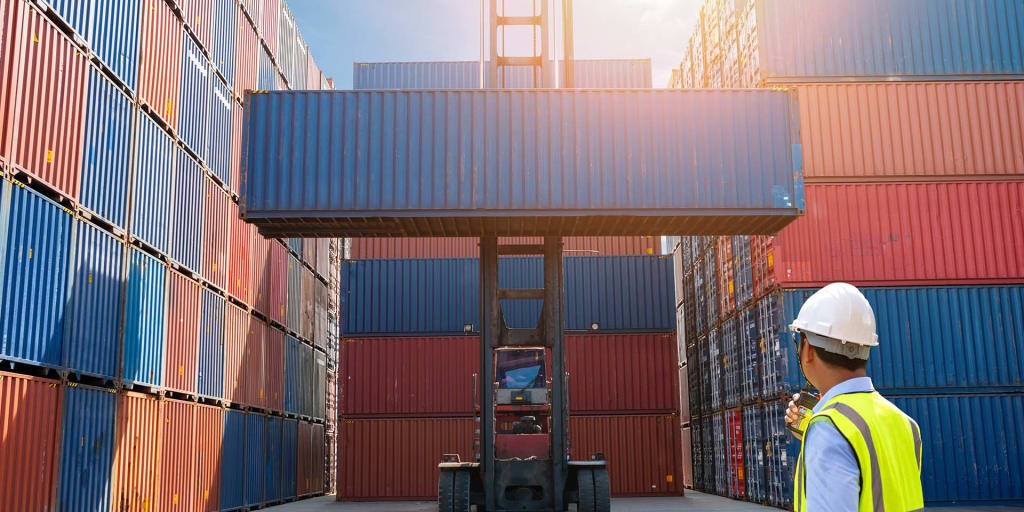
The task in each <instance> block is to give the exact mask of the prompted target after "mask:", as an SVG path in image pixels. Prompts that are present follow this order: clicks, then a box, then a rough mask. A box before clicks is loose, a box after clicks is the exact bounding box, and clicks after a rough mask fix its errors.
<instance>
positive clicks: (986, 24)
mask: <svg viewBox="0 0 1024 512" xmlns="http://www.w3.org/2000/svg"><path fill="white" fill-rule="evenodd" d="M1022 16H1024V7H1022V6H1021V4H1020V3H1015V2H1000V1H996V0H985V1H978V2H952V3H949V2H945V3H944V2H930V1H927V0H905V1H900V2H887V1H883V0H872V1H869V2H863V1H861V2H851V1H846V0H832V1H828V2H817V1H810V0H807V1H802V0H801V1H798V2H795V3H794V2H786V3H780V2H769V1H762V0H757V1H753V0H751V1H741V2H733V1H723V0H711V1H708V2H706V3H705V5H704V7H703V8H702V10H701V15H700V18H699V22H698V24H697V30H696V31H695V32H694V35H693V36H692V37H691V40H690V42H689V46H688V50H687V54H686V55H685V57H684V59H683V61H682V63H681V65H680V68H679V69H678V73H677V74H678V75H679V76H681V77H682V78H681V79H679V80H678V82H679V83H680V86H681V87H733V88H735V87H787V88H795V89H796V91H797V96H798V98H799V113H800V115H799V123H800V133H801V148H800V150H801V151H802V155H803V172H804V178H805V180H806V187H805V194H806V204H807V213H806V216H804V217H803V218H800V219H799V220H797V221H795V222H794V223H793V224H792V225H790V226H789V227H787V228H785V229H783V230H782V231H781V232H780V233H778V235H777V236H775V237H732V238H731V242H732V252H733V254H732V262H733V263H732V268H731V269H730V268H728V265H722V264H721V262H719V263H717V264H710V265H709V264H707V263H706V260H707V259H709V258H719V259H721V258H722V255H723V252H722V251H721V250H717V249H713V247H720V246H721V243H722V242H723V240H724V239H723V238H721V237H719V238H718V239H717V241H709V240H707V239H701V238H700V237H690V238H683V240H682V241H681V242H680V244H679V246H678V248H677V255H678V256H677V257H678V259H679V261H680V266H681V267H682V268H683V269H684V270H683V271H682V272H677V280H678V281H680V282H679V283H678V285H679V292H680V293H681V295H678V298H679V299H680V308H681V310H682V312H681V314H680V316H681V318H682V319H683V320H682V324H683V328H682V331H683V332H684V334H685V338H686V341H685V343H686V346H687V349H688V351H689V352H690V354H691V359H690V360H691V361H692V357H693V354H696V357H697V358H698V359H699V360H700V363H699V364H695V365H692V367H691V368H690V369H689V376H690V377H691V386H690V391H691V396H690V399H691V411H692V413H693V414H692V415H693V417H694V418H695V419H694V420H693V430H692V432H693V435H694V437H693V452H694V455H693V460H694V463H695V473H696V475H695V487H696V488H698V489H703V490H708V491H713V492H718V493H720V494H724V495H730V496H733V497H737V498H745V499H748V500H751V501H759V502H763V503H769V504H773V505H777V506H781V507H788V506H789V505H790V500H791V499H792V474H793V467H792V464H793V462H794V461H795V456H796V455H797V452H798V450H799V446H798V445H797V443H796V442H795V440H794V439H793V438H792V437H791V436H790V435H788V434H787V433H786V430H785V427H784V425H783V422H782V417H783V410H784V407H785V404H784V402H785V401H786V398H785V396H786V395H788V394H790V393H792V392H794V391H796V390H799V389H800V388H801V387H802V385H803V382H802V380H801V377H800V375H799V370H798V368H797V367H796V356H795V351H794V349H793V348H792V343H791V342H789V336H788V333H786V332H785V326H786V325H788V324H789V323H790V322H791V321H792V320H793V318H794V317H795V316H796V314H797V312H798V311H799V308H800V306H801V304H802V303H803V301H804V300H805V299H806V298H807V297H809V296H810V295H811V294H812V293H813V292H814V291H815V290H817V289H818V288H819V287H821V286H823V285H825V284H827V283H830V282H835V281H845V282H850V283H853V284H855V285H857V286H859V287H861V290H862V291H863V292H864V294H865V296H866V297H867V299H868V300H869V301H870V302H871V304H872V307H873V308H874V310H875V315H876V319H877V323H878V335H879V343H880V345H879V347H878V348H877V349H875V350H873V351H872V354H871V358H870V360H869V363H868V374H869V375H870V376H871V377H872V378H873V381H874V385H875V387H876V388H877V389H878V390H879V391H880V392H881V393H882V394H883V395H885V396H886V397H887V398H889V399H890V400H892V401H893V402H894V403H895V404H896V405H898V406H899V407H900V408H902V409H903V410H904V411H905V412H907V413H908V414H910V415H911V416H913V417H914V418H915V419H916V420H917V421H918V423H919V424H920V426H921V429H922V433H923V436H922V437H923V440H924V450H923V452H924V467H923V471H922V482H923V484H924V495H925V501H926V503H928V504H948V503H967V502H970V503H982V502H1019V501H1021V500H1024V490H1022V488H1021V486H1020V485H1019V483H1020V482H1021V481H1024V467H1022V466H1021V465H1020V464H1019V462H1018V461H1020V460H1022V457H1024V435H1022V431H1021V429H1020V428H1019V426H1018V425H1017V421H1015V420H1014V419H1013V417H1014V414H1017V413H1018V412H1019V411H1020V410H1022V408H1024V395H1022V391H1024V388H1022V385H1024V379H1022V377H1024V352H1022V351H1021V349H1020V347H1021V346H1024V331H1022V328H1021V326H1022V325H1024V324H1022V316H1021V315H1022V313H1021V311H1022V308H1021V299H1022V294H1024V238H1022V233H1024V218H1022V217H1021V214H1020V212H1021V211H1022V208H1024V153H1022V152H1021V147H1022V145H1021V141H1022V140H1024V61H1022V60H1021V59H1020V55H1022V54H1024V44H1022V43H1021V41H1022V40H1024V39H1022V38H1024V33H1022V32H1021V26H1020V24H1019V23H1018V24H1014V23H1013V22H1007V20H1017V19H1021V17H1022ZM907 27H918V28H920V27H930V28H928V29H927V30H925V29H924V28H920V29H918V28H914V29H913V30H907V29H906V28H907ZM737 244H741V245H742V247H743V248H742V249H741V250H746V246H747V245H749V247H750V259H751V267H750V269H749V270H747V269H746V268H745V267H744V263H743V259H744V258H745V256H742V257H738V256H737ZM695 248H696V250H695ZM701 255H703V258H702V256H701ZM702 261H704V263H701V262H702ZM714 269H717V272H718V276H716V277H715V278H712V279H709V277H708V275H709V272H716V270H714ZM730 271H731V272H732V275H731V276H730V275H729V272H730ZM740 274H742V277H741V275H740ZM741 278H742V279H747V278H750V279H752V288H753V300H752V301H749V302H747V303H746V304H747V306H745V307H746V308H747V309H741V308H742V307H743V306H742V305H743V304H744V302H743V301H742V300H741V298H740V289H741V287H740V286H739V285H736V283H738V282H739V281H740V280H741ZM716 281H717V282H718V283H719V286H718V287H717V288H718V289H717V290H716V292H717V293H719V294H722V293H732V294H733V295H734V300H735V306H733V305H732V304H731V303H730V299H726V300H722V299H720V300H718V301H717V302H716V301H713V300H712V299H711V298H710V295H711V293H712V292H711V291H710V290H709V288H710V287H711V286H712V285H711V284H710V283H711V282H716ZM730 281H731V282H732V283H734V286H732V287H731V288H729V287H724V286H722V285H721V283H726V282H730ZM702 290H703V291H704V294H703V295H704V296H703V297H702V296H701V294H702ZM709 304H711V305H710V306H709ZM714 304H717V307H718V311H717V312H715V313H709V311H710V310H711V309H713V308H714V307H715V306H714ZM751 316H752V317H754V319H753V320H751V319H750V318H749V317H751ZM708 318H717V319H718V324H713V323H712V324H711V325H708V324H707V323H706V322H707V319H708ZM730 322H731V323H733V325H734V326H733V327H729V324H730ZM715 325H718V326H719V327H718V328H717V335H714V333H715V332H716V328H715ZM737 326H738V327H737ZM737 328H738V330H739V336H738V337H735V338H734V335H733V334H732V332H733V330H734V329H737ZM745 333H756V334H753V335H750V334H747V335H746V336H745ZM734 339H737V340H738V342H739V348H738V351H737V350H736V349H734V348H733V346H732V343H733V340H734ZM705 354H706V355H705ZM737 354H738V356H739V357H738V358H737ZM716 368H717V369H716ZM695 370H696V371H703V370H707V371H706V372H703V373H702V374H701V376H700V377H699V378H697V379H693V377H692V376H693V374H694V373H695ZM737 371H738V372H739V375H740V378H739V379H738V380H737V379H736V378H734V377H733V376H732V375H733V374H734V373H735V372H737ZM737 384H738V385H740V386H741V387H740V389H736V388H735V386H737ZM698 386H703V387H702V388H699V389H698ZM708 388H710V389H708ZM716 388H718V389H720V390H721V391H720V393H721V398H719V397H718V395H716ZM737 392H739V396H740V400H739V404H738V405H740V409H739V410H740V413H741V417H742V421H741V424H740V425H741V426H740V428H739V429H730V428H728V427H727V420H719V419H718V418H719V417H720V416H723V415H724V416H726V417H728V415H729V414H734V413H735V411H736V409H735V408H734V407H735V406H736V405H737V403H736V401H735V400H734V398H735V396H736V394H737ZM1018 415H1019V414H1018ZM720 427H721V428H720ZM737 430H738V431H739V433H740V434H741V435H742V439H743V440H742V441H737V440H736V439H737V435H736V433H737ZM979 432H1002V433H1003V434H1001V435H998V436H992V435H987V434H979ZM738 442H742V443H743V445H744V458H743V463H744V471H743V472H742V474H743V475H744V477H745V482H744V486H743V487H744V490H745V495H744V496H740V495H739V493H738V490H739V489H738V487H737V486H732V485H730V484H731V479H732V477H731V475H733V474H735V473H736V471H735V469H734V468H737V467H738V464H739V461H738V460H737V461H735V462H733V458H731V457H729V456H728V455H727V454H729V453H732V452H731V450H730V449H729V448H730V447H731V446H732V445H733V443H738ZM759 461H763V462H760V463H759ZM723 464H724V468H725V471H724V472H722V471H721V468H722V465H723ZM698 468H700V469H698ZM718 474H722V475H726V478H725V479H724V481H722V482H721V483H720V482H719V481H718V480H716V479H715V478H714V477H715V475H718ZM721 484H724V485H721Z"/></svg>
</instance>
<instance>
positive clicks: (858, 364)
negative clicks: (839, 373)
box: [808, 343, 868, 371]
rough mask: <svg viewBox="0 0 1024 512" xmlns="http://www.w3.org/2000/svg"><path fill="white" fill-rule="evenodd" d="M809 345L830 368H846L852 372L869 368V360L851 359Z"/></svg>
mask: <svg viewBox="0 0 1024 512" xmlns="http://www.w3.org/2000/svg"><path fill="white" fill-rule="evenodd" d="M808 345H810V346H811V348H813V349H814V353H815V354H817V355H818V357H819V358H820V359H821V360H822V361H824V362H825V364H827V365H829V366H832V367H838V368H845V369H847V370H850V371H856V370H863V369H865V368H867V366H868V360H867V359H851V358H849V357H846V356H844V355H839V354H836V353H833V352H829V351H827V350H825V349H823V348H821V347H815V346H814V345H811V344H810V343H808Z"/></svg>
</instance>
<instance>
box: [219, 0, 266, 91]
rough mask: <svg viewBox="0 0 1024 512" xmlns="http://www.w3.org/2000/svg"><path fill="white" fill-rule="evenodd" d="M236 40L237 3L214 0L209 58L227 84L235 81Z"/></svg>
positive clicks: (232, 0) (227, 0)
mask: <svg viewBox="0 0 1024 512" xmlns="http://www.w3.org/2000/svg"><path fill="white" fill-rule="evenodd" d="M257 19H258V18H257ZM237 40H238V4H236V3H235V1H234V0H214V2H213V41H212V42H211V43H210V46H211V48H210V58H211V59H212V60H213V65H214V66H216V68H217V70H218V71H220V74H221V76H223V77H224V79H225V80H227V82H228V84H229V85H233V84H234V83H235V44H237Z"/></svg>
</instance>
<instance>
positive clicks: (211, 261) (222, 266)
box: [202, 178, 237, 290]
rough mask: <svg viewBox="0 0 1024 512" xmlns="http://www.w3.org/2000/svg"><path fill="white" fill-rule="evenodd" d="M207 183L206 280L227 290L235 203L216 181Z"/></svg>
mask: <svg viewBox="0 0 1024 512" xmlns="http://www.w3.org/2000/svg"><path fill="white" fill-rule="evenodd" d="M205 182H206V183H205V185H204V186H205V187H206V204H205V206H204V214H203V272H202V274H203V279H205V280H206V281H207V282H209V283H211V284H213V285H214V286H216V287H217V288H219V289H221V290H227V284H228V251H229V248H230V242H229V240H230V238H231V234H230V231H231V228H230V226H231V217H230V215H231V211H232V210H231V207H232V202H231V198H230V197H228V195H227V193H225V192H224V189H222V188H221V187H220V186H218V185H217V184H216V183H214V181H213V180H211V179H210V178H206V180H205ZM235 211H236V212H237V208H236V209H235Z"/></svg>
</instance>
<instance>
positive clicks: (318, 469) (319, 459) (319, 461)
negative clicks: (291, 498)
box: [309, 423, 327, 494]
mask: <svg viewBox="0 0 1024 512" xmlns="http://www.w3.org/2000/svg"><path fill="white" fill-rule="evenodd" d="M311 427H312V432H311V436H310V440H309V441H310V451H311V452H312V453H311V457H310V459H311V460H312V462H311V463H312V465H313V471H312V473H313V474H312V475H311V479H312V483H311V484H310V487H311V489H310V490H311V491H312V493H313V494H320V493H325V492H327V489H326V488H325V487H324V485H325V482H324V470H325V469H326V465H327V446H326V445H327V438H326V435H325V433H326V431H325V428H324V426H323V425H321V424H319V423H314V424H312V425H311Z"/></svg>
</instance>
